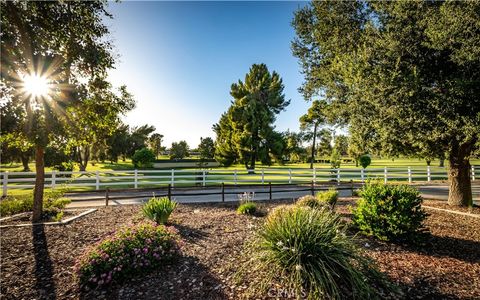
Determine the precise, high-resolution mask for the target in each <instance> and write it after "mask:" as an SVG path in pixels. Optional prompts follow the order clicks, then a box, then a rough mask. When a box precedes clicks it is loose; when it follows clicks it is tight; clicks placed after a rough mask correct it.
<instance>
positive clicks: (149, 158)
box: [132, 148, 155, 168]
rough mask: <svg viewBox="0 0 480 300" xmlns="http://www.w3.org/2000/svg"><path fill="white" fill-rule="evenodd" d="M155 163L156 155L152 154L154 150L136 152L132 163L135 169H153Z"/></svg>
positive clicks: (143, 149)
mask: <svg viewBox="0 0 480 300" xmlns="http://www.w3.org/2000/svg"><path fill="white" fill-rule="evenodd" d="M154 161H155V154H154V153H153V152H152V150H150V149H147V148H142V149H140V150H137V151H135V153H134V154H133V156H132V163H133V165H134V167H135V168H138V167H140V168H151V167H152V166H153V162H154Z"/></svg>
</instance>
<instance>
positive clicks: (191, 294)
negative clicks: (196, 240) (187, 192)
mask: <svg viewBox="0 0 480 300" xmlns="http://www.w3.org/2000/svg"><path fill="white" fill-rule="evenodd" d="M97 298H106V299H152V300H153V299H155V300H157V299H159V300H176V299H226V298H228V297H227V295H226V294H225V293H224V292H223V289H222V283H221V281H219V280H218V279H217V278H215V276H213V275H212V273H211V272H210V270H209V269H208V268H207V267H206V266H204V265H203V264H202V263H200V262H199V260H198V259H197V258H196V257H193V256H185V257H181V258H180V259H179V260H178V261H177V262H176V263H174V264H171V265H167V266H165V267H164V268H161V269H159V270H157V271H154V272H151V273H150V274H148V275H143V276H142V275H139V276H136V277H135V278H133V279H131V280H128V281H126V282H124V283H123V284H122V285H120V284H118V285H115V286H111V287H110V288H106V289H98V290H92V291H88V292H86V291H82V292H81V294H80V299H84V300H87V299H88V300H89V299H97Z"/></svg>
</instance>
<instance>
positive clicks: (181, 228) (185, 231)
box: [172, 223, 208, 243]
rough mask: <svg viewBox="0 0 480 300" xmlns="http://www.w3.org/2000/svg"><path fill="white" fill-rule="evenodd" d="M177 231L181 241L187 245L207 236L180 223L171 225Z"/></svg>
mask: <svg viewBox="0 0 480 300" xmlns="http://www.w3.org/2000/svg"><path fill="white" fill-rule="evenodd" d="M172 225H173V226H174V227H175V228H176V229H177V230H178V233H179V234H180V236H181V237H182V239H184V240H185V241H187V242H189V243H195V242H196V241H198V240H203V239H205V238H206V237H208V234H207V233H206V232H204V231H202V230H200V229H197V228H193V227H190V226H186V225H183V224H180V223H174V224H172Z"/></svg>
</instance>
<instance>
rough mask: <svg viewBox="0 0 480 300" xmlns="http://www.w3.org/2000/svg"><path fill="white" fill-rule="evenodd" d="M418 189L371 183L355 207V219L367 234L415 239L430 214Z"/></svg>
mask: <svg viewBox="0 0 480 300" xmlns="http://www.w3.org/2000/svg"><path fill="white" fill-rule="evenodd" d="M421 204H422V198H421V197H420V193H419V191H418V190H417V189H415V188H413V187H410V186H407V185H386V184H383V183H380V182H374V181H372V182H367V183H366V184H365V186H364V187H363V188H362V190H361V198H360V199H359V201H358V203H357V207H356V208H355V209H353V222H354V224H355V225H356V226H357V227H358V228H359V229H360V230H361V231H362V232H364V233H365V234H368V235H373V236H376V237H377V238H379V239H381V240H387V241H415V240H416V239H417V237H418V236H419V235H418V233H420V232H421V231H423V225H422V222H423V220H424V219H425V218H426V216H427V214H426V213H425V212H424V211H423V209H422V208H421Z"/></svg>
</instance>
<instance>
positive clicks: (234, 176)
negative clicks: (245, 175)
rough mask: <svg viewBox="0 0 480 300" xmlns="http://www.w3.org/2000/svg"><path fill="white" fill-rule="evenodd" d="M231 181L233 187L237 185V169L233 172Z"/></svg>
mask: <svg viewBox="0 0 480 300" xmlns="http://www.w3.org/2000/svg"><path fill="white" fill-rule="evenodd" d="M233 181H234V182H235V185H237V169H235V170H233Z"/></svg>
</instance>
